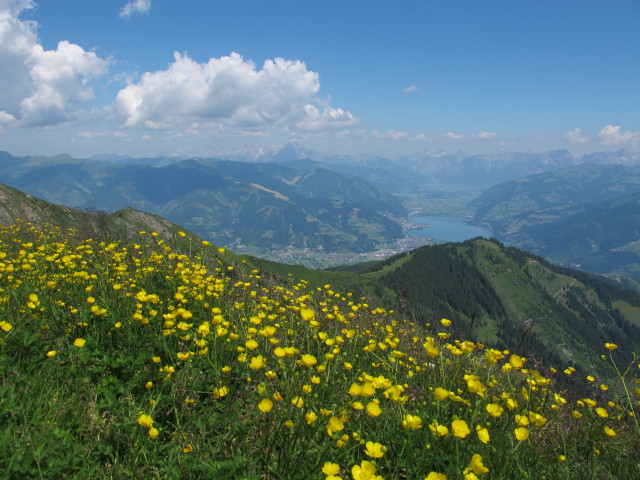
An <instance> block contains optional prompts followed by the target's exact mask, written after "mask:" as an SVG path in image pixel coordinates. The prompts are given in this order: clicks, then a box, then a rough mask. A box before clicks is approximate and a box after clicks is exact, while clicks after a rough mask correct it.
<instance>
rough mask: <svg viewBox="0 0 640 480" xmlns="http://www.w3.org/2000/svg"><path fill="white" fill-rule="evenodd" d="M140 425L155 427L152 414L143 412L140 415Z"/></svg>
mask: <svg viewBox="0 0 640 480" xmlns="http://www.w3.org/2000/svg"><path fill="white" fill-rule="evenodd" d="M138 425H140V426H141V427H146V428H151V427H153V418H151V415H146V414H144V413H143V414H141V415H140V416H139V417H138Z"/></svg>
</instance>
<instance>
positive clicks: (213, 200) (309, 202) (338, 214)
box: [0, 153, 406, 252]
mask: <svg viewBox="0 0 640 480" xmlns="http://www.w3.org/2000/svg"><path fill="white" fill-rule="evenodd" d="M0 180H2V181H3V182H4V183H6V184H8V185H11V186H13V187H15V188H19V189H21V190H23V191H25V192H27V193H30V194H32V195H37V196H39V197H41V198H43V199H45V200H47V201H49V202H53V203H58V204H62V205H68V206H75V207H80V208H86V207H91V208H96V209H99V210H105V211H106V212H114V211H116V210H119V209H122V208H125V207H127V206H129V207H133V208H137V209H140V210H144V211H148V212H151V213H154V214H158V215H162V216H163V217H165V218H167V219H169V220H171V221H174V222H176V223H179V224H180V225H183V226H184V227H185V228H189V229H190V230H192V231H194V232H196V233H198V234H199V235H200V236H202V237H203V238H206V239H208V240H211V241H214V242H216V243H218V244H224V245H234V246H236V247H240V246H250V247H254V248H257V249H274V248H286V247H294V248H306V249H312V250H313V249H318V250H322V251H355V252H360V251H366V250H371V249H373V248H374V247H375V246H376V245H378V244H383V243H386V242H392V241H394V240H397V239H398V238H400V237H402V236H403V230H402V227H401V226H400V224H399V223H398V222H397V220H395V218H397V217H404V216H405V215H406V209H405V208H404V207H403V205H402V204H401V203H400V201H399V200H398V199H396V198H395V197H393V196H392V195H390V194H388V193H387V192H385V191H381V190H380V189H377V188H376V187H373V186H372V185H371V184H369V183H368V182H366V181H364V180H361V179H358V178H355V177H352V176H349V175H344V174H340V173H338V172H336V171H334V170H330V169H326V168H323V167H322V166H320V165H314V164H311V165H307V166H306V167H305V168H294V167H291V166H286V165H281V164H276V163H260V164H253V165H251V164H247V163H242V162H233V161H211V160H201V159H190V160H183V161H180V162H177V163H171V164H168V165H164V166H159V167H157V166H149V165H139V164H119V163H113V162H106V161H97V160H79V159H73V158H71V157H69V156H64V155H63V156H57V157H50V158H47V157H14V156H12V155H10V154H7V153H1V154H0Z"/></svg>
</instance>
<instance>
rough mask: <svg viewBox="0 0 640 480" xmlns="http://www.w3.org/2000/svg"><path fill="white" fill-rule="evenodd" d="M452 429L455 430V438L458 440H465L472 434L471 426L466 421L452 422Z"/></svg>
mask: <svg viewBox="0 0 640 480" xmlns="http://www.w3.org/2000/svg"><path fill="white" fill-rule="evenodd" d="M451 429H452V430H453V436H454V437H458V438H465V437H466V436H467V435H469V434H470V433H471V430H469V425H467V422H465V421H464V420H460V419H458V420H454V421H453V422H451Z"/></svg>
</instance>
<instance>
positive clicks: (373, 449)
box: [364, 442, 386, 458]
mask: <svg viewBox="0 0 640 480" xmlns="http://www.w3.org/2000/svg"><path fill="white" fill-rule="evenodd" d="M365 445H366V448H365V451H364V453H365V455H367V456H369V457H371V458H382V457H383V456H384V452H385V450H386V449H385V447H384V445H382V444H380V443H378V442H367V443H366V444H365Z"/></svg>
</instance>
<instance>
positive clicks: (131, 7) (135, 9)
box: [119, 0, 151, 18]
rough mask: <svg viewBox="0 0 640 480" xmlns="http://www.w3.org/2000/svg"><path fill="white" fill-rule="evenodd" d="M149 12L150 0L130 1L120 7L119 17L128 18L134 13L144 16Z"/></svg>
mask: <svg viewBox="0 0 640 480" xmlns="http://www.w3.org/2000/svg"><path fill="white" fill-rule="evenodd" d="M149 10H151V0H132V1H131V2H129V3H127V4H126V5H125V6H124V7H122V10H120V13H119V15H120V16H121V17H124V18H129V17H130V16H131V15H133V14H134V13H139V14H146V13H149Z"/></svg>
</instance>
